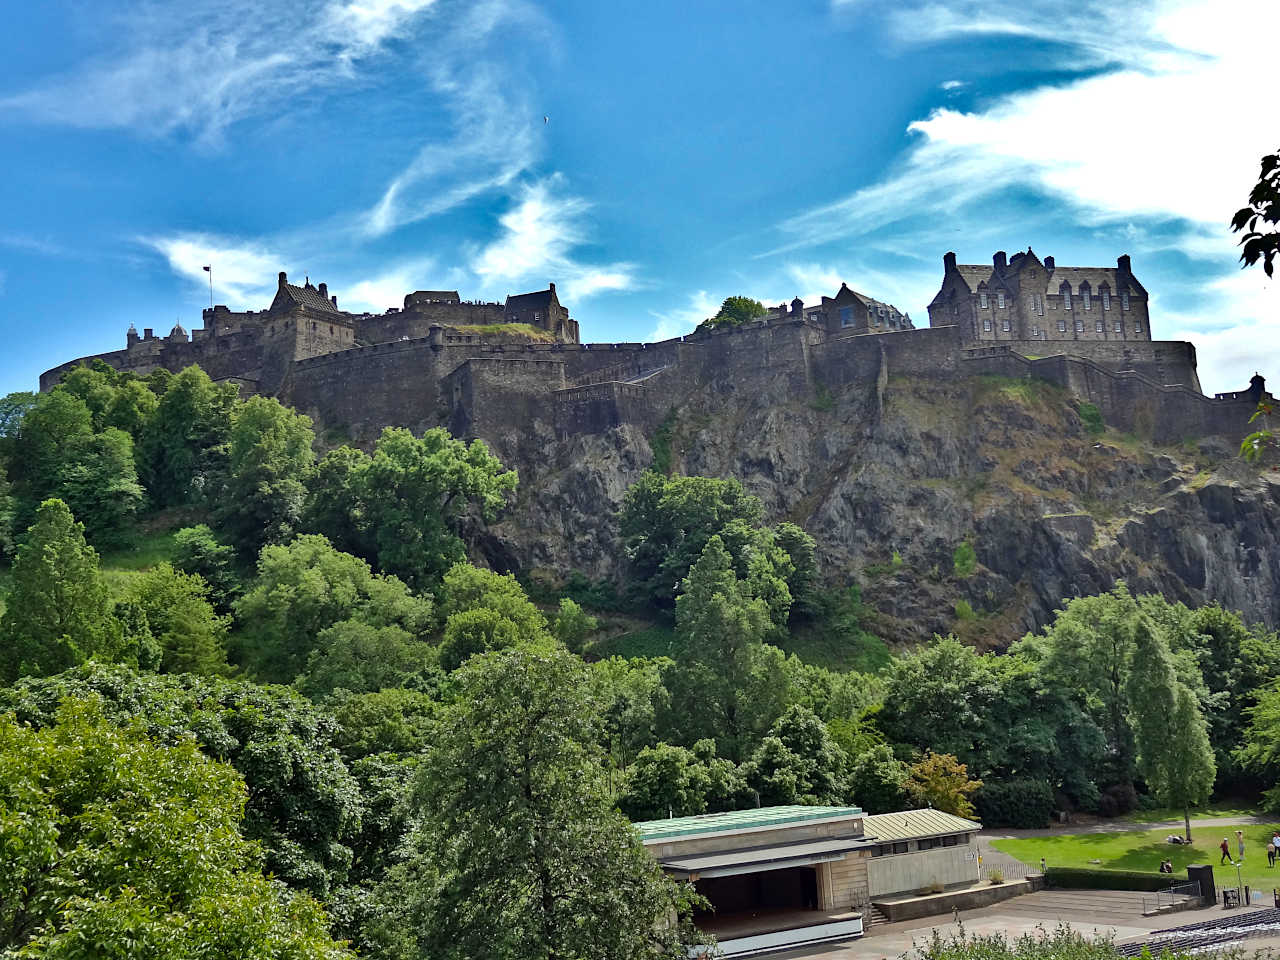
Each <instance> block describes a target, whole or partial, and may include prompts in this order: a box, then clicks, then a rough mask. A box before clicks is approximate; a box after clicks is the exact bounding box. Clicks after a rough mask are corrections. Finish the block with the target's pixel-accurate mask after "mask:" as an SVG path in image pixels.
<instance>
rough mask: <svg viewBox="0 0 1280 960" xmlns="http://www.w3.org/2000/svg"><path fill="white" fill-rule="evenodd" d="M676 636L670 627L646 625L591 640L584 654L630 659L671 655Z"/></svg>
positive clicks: (596, 657)
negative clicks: (642, 627) (641, 627)
mask: <svg viewBox="0 0 1280 960" xmlns="http://www.w3.org/2000/svg"><path fill="white" fill-rule="evenodd" d="M675 636H676V634H675V631H674V630H672V629H671V628H670V627H660V626H658V627H646V628H644V629H642V630H632V631H631V632H629V633H619V634H615V635H614V636H611V637H604V638H602V639H599V640H592V641H589V642H588V643H587V648H586V649H585V650H584V651H583V655H584V656H586V657H587V658H588V659H590V660H605V659H608V658H609V657H626V658H627V659H628V660H630V659H632V658H635V657H667V656H670V655H671V644H672V641H674V640H675Z"/></svg>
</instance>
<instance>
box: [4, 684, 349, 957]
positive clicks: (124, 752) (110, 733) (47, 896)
mask: <svg viewBox="0 0 1280 960" xmlns="http://www.w3.org/2000/svg"><path fill="white" fill-rule="evenodd" d="M244 805H245V787H244V783H243V781H242V780H241V779H240V777H239V776H238V775H237V774H236V772H235V771H234V770H233V769H232V768H231V767H229V766H227V765H225V764H222V763H217V762H215V761H213V760H211V759H209V758H207V757H205V756H203V755H202V754H201V753H200V751H199V750H198V749H197V748H196V746H195V744H194V743H193V742H192V741H190V740H184V741H182V742H179V743H177V744H174V745H171V746H165V745H161V744H159V743H156V742H154V741H153V740H151V739H150V738H148V737H147V736H146V735H145V734H143V733H142V732H141V731H140V730H139V729H138V728H137V727H129V728H123V729H122V728H120V727H117V726H114V725H112V724H111V723H108V722H107V721H106V720H105V719H104V718H103V716H102V713H101V708H100V706H99V705H96V704H94V703H92V702H88V703H85V702H76V701H70V702H68V703H67V704H66V705H65V706H63V707H62V708H60V711H59V713H58V715H57V717H56V720H55V722H54V723H53V724H52V725H50V726H47V727H45V728H44V729H41V730H35V729H32V728H30V727H28V726H25V725H22V724H20V723H18V722H17V721H16V720H15V719H14V717H13V716H12V715H11V714H10V715H0V823H3V826H4V830H3V833H4V837H5V842H4V844H3V845H2V846H0V950H4V951H5V952H6V953H7V952H8V951H10V950H13V951H19V952H20V955H21V956H24V957H41V958H49V960H54V958H58V960H99V958H104V957H112V958H125V957H147V958H153V960H168V958H173V960H180V958H182V960H185V958H188V957H194V956H209V957H215V956H216V957H226V958H243V960H250V958H252V960H258V958H280V960H284V958H290V960H304V958H306V960H321V958H328V960H337V958H340V957H347V956H350V954H349V953H348V952H347V951H346V950H345V949H344V948H343V947H341V946H339V945H338V944H336V943H334V942H333V941H332V940H331V939H329V936H328V932H327V930H326V918H325V916H324V914H323V912H322V911H321V910H320V908H319V906H317V904H316V903H315V901H313V900H312V899H311V898H309V897H307V896H298V895H282V893H281V891H280V890H279V888H278V887H277V886H276V885H275V884H273V883H272V882H270V881H269V880H267V879H266V878H265V877H263V876H262V874H261V873H260V872H259V856H258V851H257V848H256V846H255V845H254V844H253V843H251V842H249V841H246V840H245V839H243V838H242V837H241V835H240V831H239V827H240V824H241V818H242V815H243V811H244ZM14 955H18V954H14Z"/></svg>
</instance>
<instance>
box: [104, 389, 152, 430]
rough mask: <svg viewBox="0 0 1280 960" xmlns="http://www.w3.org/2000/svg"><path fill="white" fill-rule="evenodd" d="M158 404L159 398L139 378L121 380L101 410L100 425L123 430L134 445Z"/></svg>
mask: <svg viewBox="0 0 1280 960" xmlns="http://www.w3.org/2000/svg"><path fill="white" fill-rule="evenodd" d="M159 405H160V398H159V397H157V396H156V395H155V392H154V391H152V390H151V389H150V388H149V387H148V386H147V385H146V384H145V383H143V382H142V381H141V380H132V379H128V380H123V381H121V382H120V383H119V384H118V385H117V387H116V390H115V393H114V394H113V395H112V397H111V402H110V403H108V404H107V408H106V410H105V411H103V416H102V425H103V426H104V427H116V428H117V429H120V430H123V431H124V432H125V433H127V434H129V436H130V437H132V438H133V442H134V444H135V445H136V444H137V443H138V441H139V440H141V439H142V437H143V435H144V434H145V433H146V431H147V427H148V425H149V424H150V423H151V417H152V416H153V415H154V414H155V412H156V408H157V407H158V406H159Z"/></svg>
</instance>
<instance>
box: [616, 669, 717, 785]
mask: <svg viewBox="0 0 1280 960" xmlns="http://www.w3.org/2000/svg"><path fill="white" fill-rule="evenodd" d="M671 666H672V663H671V661H670V660H668V659H666V658H665V657H664V658H659V659H655V660H645V659H640V658H636V659H632V660H627V659H625V658H623V657H609V658H608V659H607V660H599V661H597V662H596V663H593V664H592V665H591V667H592V671H593V672H594V673H595V677H596V683H597V684H598V690H597V696H598V697H599V699H600V702H601V704H602V709H603V712H604V738H605V739H604V746H605V748H606V749H607V750H608V753H609V759H610V761H611V763H612V764H613V765H614V766H615V767H624V766H626V765H627V764H629V763H631V762H632V761H634V760H635V758H636V756H637V754H639V752H640V751H641V750H643V749H644V748H645V747H651V746H653V745H654V744H656V743H657V741H658V722H659V717H661V716H663V715H664V714H666V713H668V712H669V711H670V708H671V694H670V692H669V691H668V690H667V687H666V684H665V683H664V682H663V674H664V672H665V671H666V670H668V669H670V667H671ZM713 752H714V745H713Z"/></svg>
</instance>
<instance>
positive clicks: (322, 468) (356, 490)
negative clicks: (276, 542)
mask: <svg viewBox="0 0 1280 960" xmlns="http://www.w3.org/2000/svg"><path fill="white" fill-rule="evenodd" d="M368 468H369V455H368V454H367V453H365V452H364V451H363V450H357V449H355V448H353V447H348V446H345V445H344V446H341V447H338V448H337V449H335V450H330V451H329V452H328V453H326V454H325V455H324V456H323V457H321V458H320V461H319V462H318V463H317V464H316V466H315V469H314V470H313V471H312V472H311V477H310V479H309V480H308V481H307V504H306V511H305V514H304V516H303V524H304V526H305V528H306V529H308V530H315V531H317V532H319V533H323V534H324V535H325V536H326V537H328V538H329V540H330V542H332V543H333V545H334V546H335V547H337V548H338V549H339V550H342V551H344V552H346V553H353V554H355V555H356V556H358V557H366V558H369V557H374V556H376V550H375V548H374V546H373V544H372V543H371V542H370V541H369V535H368V529H367V528H368V522H367V519H366V517H367V514H368V511H367V510H366V509H365V505H364V490H363V478H364V474H365V471H366V470H368Z"/></svg>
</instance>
